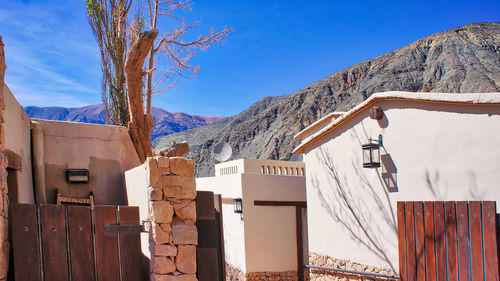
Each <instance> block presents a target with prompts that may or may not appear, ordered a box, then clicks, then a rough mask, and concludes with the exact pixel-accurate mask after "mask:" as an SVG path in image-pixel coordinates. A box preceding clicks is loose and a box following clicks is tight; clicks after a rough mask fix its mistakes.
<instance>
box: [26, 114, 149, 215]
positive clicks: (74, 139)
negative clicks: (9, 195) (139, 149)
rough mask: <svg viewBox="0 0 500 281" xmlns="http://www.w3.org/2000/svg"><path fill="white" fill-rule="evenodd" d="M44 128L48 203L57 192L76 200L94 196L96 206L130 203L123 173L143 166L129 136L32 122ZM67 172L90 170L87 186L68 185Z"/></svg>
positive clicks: (117, 130) (103, 128)
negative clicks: (91, 193) (76, 198)
mask: <svg viewBox="0 0 500 281" xmlns="http://www.w3.org/2000/svg"><path fill="white" fill-rule="evenodd" d="M33 120H35V121H37V122H39V123H40V124H41V126H42V128H43V143H44V160H45V179H46V181H45V182H46V187H45V188H46V193H47V202H48V203H54V202H55V200H56V190H59V191H61V193H62V194H64V195H67V196H74V197H88V195H89V192H90V191H92V192H93V193H94V200H95V203H96V204H111V205H123V204H126V203H127V198H126V191H125V180H124V171H126V170H129V169H132V168H134V167H136V166H138V165H140V162H139V158H138V156H137V153H136V152H135V149H134V146H133V144H132V141H131V139H130V136H129V134H128V132H127V129H126V128H124V127H120V126H109V125H96V124H87V123H75V122H61V121H48V120H41V119H33ZM66 169H88V170H89V173H90V181H89V183H88V184H69V183H67V181H66V174H65V171H66Z"/></svg>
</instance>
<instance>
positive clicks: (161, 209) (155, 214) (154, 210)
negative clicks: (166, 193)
mask: <svg viewBox="0 0 500 281" xmlns="http://www.w3.org/2000/svg"><path fill="white" fill-rule="evenodd" d="M149 204H150V205H149V206H150V208H149V210H150V215H151V221H153V222H155V223H171V222H172V217H173V216H174V208H173V207H172V205H170V203H168V202H166V201H153V202H150V203H149Z"/></svg>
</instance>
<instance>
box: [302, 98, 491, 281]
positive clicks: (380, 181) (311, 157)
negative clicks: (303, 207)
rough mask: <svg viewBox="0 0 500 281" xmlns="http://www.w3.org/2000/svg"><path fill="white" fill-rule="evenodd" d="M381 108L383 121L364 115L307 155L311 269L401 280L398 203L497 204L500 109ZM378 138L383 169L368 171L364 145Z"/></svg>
mask: <svg viewBox="0 0 500 281" xmlns="http://www.w3.org/2000/svg"><path fill="white" fill-rule="evenodd" d="M376 105H377V106H380V107H382V108H383V109H384V113H385V117H384V118H383V119H382V120H380V121H377V120H372V119H370V118H369V114H368V109H365V110H364V111H362V112H360V113H359V114H358V115H356V116H354V117H353V118H352V119H350V120H347V121H345V122H344V123H343V124H341V125H340V127H338V128H337V129H335V130H334V131H331V132H330V133H328V134H327V135H325V136H324V137H322V138H321V139H320V140H318V141H317V142H316V143H313V144H312V145H310V146H308V147H306V151H305V152H306V153H305V155H304V160H305V162H306V168H307V169H306V171H307V175H306V179H307V182H306V185H307V199H308V222H309V248H310V261H309V263H310V264H316V265H320V266H325V265H327V266H331V265H334V266H338V264H347V263H350V264H351V265H355V266H354V267H353V268H357V269H360V270H361V271H368V270H373V268H376V270H380V271H384V272H393V273H394V272H396V273H397V272H398V253H397V247H398V245H397V226H396V220H395V217H396V213H395V212H396V202H397V201H426V200H430V201H433V200H453V201H457V200H495V201H496V202H497V203H500V189H498V183H499V182H500V173H498V168H497V167H498V159H499V158H500V150H499V149H498V146H499V145H500V142H499V140H500V130H497V129H495V128H499V127H500V106H499V105H484V104H443V103H440V104H437V103H422V102H415V101H379V102H377V104H376ZM379 135H382V138H383V147H382V148H381V155H382V157H381V158H382V161H381V162H382V167H380V168H377V169H368V168H363V167H362V150H361V145H362V144H363V143H366V142H368V139H369V138H375V139H376V138H378V136H379ZM344 199H345V200H344ZM346 203H348V205H349V206H350V207H349V208H351V210H353V211H350V210H349V208H348V207H347V206H348V205H347V204H346ZM353 213H354V214H356V215H355V216H354V215H353ZM356 220H359V221H360V222H361V223H357V221H356ZM366 234H367V235H366ZM371 241H373V242H371ZM319 257H321V258H319ZM324 259H327V260H332V261H336V262H331V263H325V262H320V261H321V260H324ZM311 276H312V277H313V275H311ZM321 276H322V275H319V276H316V277H317V278H318V279H314V278H313V279H312V280H324V279H321V278H326V277H324V276H323V277H321ZM316 277H315V278H316ZM331 280H335V279H331Z"/></svg>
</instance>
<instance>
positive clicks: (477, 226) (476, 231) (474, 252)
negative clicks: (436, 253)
mask: <svg viewBox="0 0 500 281" xmlns="http://www.w3.org/2000/svg"><path fill="white" fill-rule="evenodd" d="M469 222H470V245H471V249H470V250H471V260H472V280H474V281H484V271H483V233H482V227H481V202H480V201H471V202H469Z"/></svg>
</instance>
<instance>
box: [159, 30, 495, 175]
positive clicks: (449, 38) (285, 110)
mask: <svg viewBox="0 0 500 281" xmlns="http://www.w3.org/2000/svg"><path fill="white" fill-rule="evenodd" d="M499 46H500V23H473V24H468V25H465V26H462V27H459V28H455V29H451V30H448V31H444V32H440V33H437V34H434V35H431V36H428V37H426V38H423V39H421V40H418V41H416V42H414V43H413V44H410V45H408V46H406V47H403V48H401V49H398V50H395V51H393V52H390V53H388V54H385V55H382V56H380V57H377V58H374V59H371V60H367V61H364V62H361V63H358V64H356V65H354V66H351V67H349V68H346V69H343V70H341V71H338V72H336V73H334V74H332V75H330V76H328V77H326V78H324V79H322V80H320V81H317V82H315V83H313V84H311V85H309V86H307V87H305V88H303V89H301V90H299V91H298V92H297V93H295V94H290V95H285V96H277V97H265V98H262V99H261V100H259V101H258V102H256V103H254V104H253V105H252V106H251V107H250V108H248V109H247V110H245V111H243V112H241V113H239V114H237V115H235V116H232V117H228V118H226V119H223V120H221V121H219V122H216V123H214V124H211V125H207V126H203V127H200V128H196V129H194V130H189V131H185V132H181V133H177V134H171V135H168V136H163V137H160V138H158V139H155V140H154V142H153V144H154V146H155V148H157V149H158V148H162V147H166V146H169V145H170V144H171V143H172V142H173V141H178V142H179V141H182V140H189V142H190V152H189V153H188V154H187V155H186V158H189V159H193V160H194V161H195V162H196V173H197V175H198V176H213V175H214V165H213V163H212V156H211V153H212V151H213V148H214V146H215V145H216V144H217V143H219V142H221V141H223V140H224V141H227V142H228V143H229V144H231V145H232V146H233V154H232V157H231V159H238V158H242V157H245V158H262V159H278V160H288V159H289V158H290V156H291V154H292V150H293V148H294V147H296V146H297V144H298V142H297V141H296V140H294V139H293V136H294V135H295V134H296V133H298V132H299V131H300V130H302V129H304V128H305V127H307V126H309V125H310V124H311V123H313V122H314V121H316V120H317V119H319V118H321V117H323V116H326V115H327V114H329V113H331V112H334V111H346V110H349V109H351V108H353V107H354V106H355V105H357V104H359V103H361V102H362V101H363V100H366V99H367V98H368V97H370V96H371V95H372V94H373V93H377V92H385V91H394V90H395V91H410V92H444V93H477V92H499V91H500V51H499Z"/></svg>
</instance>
